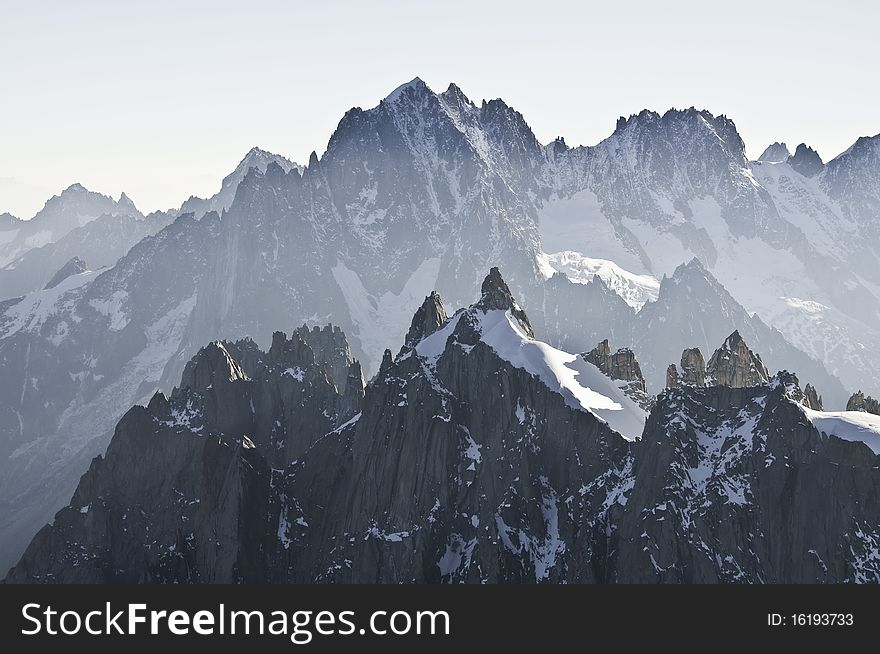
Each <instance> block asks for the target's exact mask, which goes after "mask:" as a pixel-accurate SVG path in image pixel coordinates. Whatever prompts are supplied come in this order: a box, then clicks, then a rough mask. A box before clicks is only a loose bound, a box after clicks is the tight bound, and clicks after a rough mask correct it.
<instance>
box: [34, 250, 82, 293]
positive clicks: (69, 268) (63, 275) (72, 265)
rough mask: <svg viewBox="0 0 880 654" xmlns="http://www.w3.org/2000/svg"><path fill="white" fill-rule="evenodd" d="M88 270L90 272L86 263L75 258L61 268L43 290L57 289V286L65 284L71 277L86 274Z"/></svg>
mask: <svg viewBox="0 0 880 654" xmlns="http://www.w3.org/2000/svg"><path fill="white" fill-rule="evenodd" d="M86 270H88V267H87V266H86V262H85V261H83V260H82V259H80V258H79V257H73V258H72V259H71V260H70V261H68V262H67V263H65V264H64V265H63V266H61V268H60V269H59V270H58V272H56V273H55V274H54V275H52V279H50V280H49V282H48V283H47V284H46V286H45V287H44V288H43V290H47V289H50V288H55V287H56V286H58V284H60V283H61V282H63V281H64V280H65V279H67V278H68V277H70V276H71V275H78V274H79V273H81V272H85V271H86Z"/></svg>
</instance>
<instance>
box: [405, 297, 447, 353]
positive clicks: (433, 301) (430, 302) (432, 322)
mask: <svg viewBox="0 0 880 654" xmlns="http://www.w3.org/2000/svg"><path fill="white" fill-rule="evenodd" d="M448 320H449V317H448V316H447V315H446V309H444V308H443V302H442V301H441V299H440V295H439V294H438V293H437V292H435V291H432V292H431V294H430V295H429V296H428V297H426V298H425V301H424V302H423V303H422V306H420V307H419V309H418V311H416V313H415V315H414V316H413V319H412V323H411V324H410V327H409V331H408V332H407V333H406V341H405V344H406V345H407V346H409V347H414V346H415V345H416V343H418V342H419V341H421V340H422V339H423V338H425V337H427V336H430V335H431V334H433V333H434V332H436V331H437V330H438V329H440V328H441V327H443V325H445V324H446V322H447V321H448Z"/></svg>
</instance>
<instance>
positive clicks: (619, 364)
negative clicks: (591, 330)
mask: <svg viewBox="0 0 880 654" xmlns="http://www.w3.org/2000/svg"><path fill="white" fill-rule="evenodd" d="M581 356H582V357H583V358H584V360H585V361H588V362H589V363H592V364H593V365H594V366H596V367H597V368H598V369H599V370H601V371H602V372H603V373H604V374H606V375H608V376H609V377H611V379H617V380H620V381H625V382H628V383H627V384H625V385H624V387H623V389H624V391H625V392H626V394H627V395H629V396H630V397H631V398H633V399H634V400H635V401H636V402H637V403H638V404H639V405H640V406H642V407H643V408H644V409H646V410H650V408H651V406H652V405H653V402H654V398H653V397H651V396H650V395H648V387H647V385H646V384H645V378H644V377H642V368H641V366H639V362H638V361H637V360H636V355H635V354H634V353H633V351H632V350H630V349H629V348H620V349H619V350H617V352H614V353H612V352H611V345H610V344H609V343H608V339H607V338H606V339H605V340H603V341H602V342H600V343H599V344H598V345H597V346H596V347H595V348H593V349H592V350H590V351H589V352H587V353H586V354H582V355H581Z"/></svg>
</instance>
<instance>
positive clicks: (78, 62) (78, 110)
mask: <svg viewBox="0 0 880 654" xmlns="http://www.w3.org/2000/svg"><path fill="white" fill-rule="evenodd" d="M6 14H7V16H8V17H9V20H7V21H6V24H5V27H6V29H4V30H3V39H2V45H0V49H2V52H3V54H4V55H5V56H3V57H2V62H0V71H2V76H3V80H4V87H5V88H4V90H5V91H6V97H7V102H6V103H4V104H3V105H2V106H0V121H2V124H3V125H4V128H3V129H2V130H0V152H2V156H0V213H2V212H4V211H9V212H10V213H13V214H14V215H17V216H19V217H21V218H29V217H31V216H32V215H33V214H34V213H35V212H36V211H38V210H39V209H40V208H41V207H42V206H43V203H44V202H45V201H46V200H47V199H48V198H49V197H51V196H52V195H56V194H58V193H59V192H60V191H61V190H62V189H64V188H66V187H67V186H69V185H70V184H72V183H74V182H79V183H82V184H83V185H84V186H86V187H87V188H89V189H90V190H93V191H98V192H101V193H104V194H107V195H112V196H113V197H118V196H119V193H120V192H122V191H124V192H125V193H126V194H127V195H129V196H130V197H131V198H132V200H133V201H134V202H135V204H137V206H138V208H140V209H141V210H142V211H144V212H148V211H152V210H155V209H167V208H170V207H176V206H179V205H180V204H181V202H183V201H184V200H185V199H186V198H187V197H189V196H190V195H199V196H209V195H212V194H213V193H215V192H216V191H217V190H218V189H219V185H220V180H221V179H222V178H223V177H224V176H225V175H226V174H228V173H229V172H230V171H231V170H232V169H233V168H234V167H235V165H236V164H237V163H238V162H239V160H240V159H241V158H242V157H243V156H244V154H245V153H246V152H247V151H248V150H249V149H250V148H251V147H253V146H259V147H261V148H263V149H266V150H269V151H272V152H275V153H277V154H281V155H284V156H286V157H288V158H289V159H292V160H293V161H296V162H298V163H302V164H305V163H306V162H307V160H308V156H309V153H310V152H311V151H313V150H314V151H317V152H318V153H319V154H321V153H322V152H323V151H324V149H325V147H326V144H327V141H328V139H329V138H330V135H331V134H332V132H333V130H334V129H335V127H336V124H337V122H338V121H339V119H340V118H341V117H342V115H343V114H344V113H345V111H346V110H348V109H350V108H351V107H354V106H360V107H363V108H367V107H372V106H375V105H376V104H378V102H379V101H380V100H381V99H382V98H383V97H385V96H386V95H387V94H388V93H389V92H391V91H392V90H393V89H394V88H395V87H396V86H398V85H400V84H401V83H403V82H406V81H408V80H410V79H412V78H413V77H416V76H418V77H420V78H422V79H423V80H425V82H426V83H427V84H428V85H429V86H430V87H431V88H432V89H434V90H435V91H442V90H444V89H445V88H446V86H447V85H448V84H449V83H450V82H455V83H456V84H458V85H459V86H460V87H461V88H462V90H463V91H464V93H465V94H466V95H468V97H470V98H471V99H472V100H474V101H475V102H479V101H480V100H482V99H483V98H486V99H490V98H496V97H500V98H503V99H504V100H505V101H506V102H507V103H508V104H510V105H511V106H513V107H514V108H516V109H517V110H518V111H520V112H521V113H522V114H523V115H524V117H525V119H526V121H527V122H528V123H529V125H530V126H531V127H532V129H533V130H534V131H535V134H536V136H537V137H538V139H539V140H540V141H541V142H543V143H547V142H549V141H551V140H552V139H553V138H555V137H556V136H562V137H564V138H565V140H566V142H567V143H568V144H569V145H572V146H575V145H595V144H596V143H598V142H600V141H601V140H602V139H603V138H605V137H606V136H608V135H609V134H610V133H611V132H612V131H613V129H614V125H615V122H616V120H617V118H618V117H619V116H629V115H631V114H634V113H638V112H639V111H641V110H642V109H650V110H653V111H657V112H658V113H663V112H665V111H666V110H667V109H669V108H672V107H676V108H686V107H689V106H695V107H697V108H700V109H707V110H709V111H711V112H712V113H714V114H725V115H726V116H728V117H730V118H731V119H732V120H733V121H734V122H735V123H736V125H737V128H738V130H739V132H740V134H741V136H742V137H743V140H744V141H745V143H746V151H747V153H748V155H749V156H750V157H751V158H755V157H757V156H758V155H759V154H760V153H761V151H762V150H763V149H764V148H765V147H766V146H767V145H769V144H770V143H771V142H773V141H784V142H786V143H787V144H788V146H789V148H790V149H792V150H793V149H794V147H795V146H796V145H797V144H798V143H801V142H805V143H807V144H808V145H810V146H812V147H813V148H815V149H816V150H817V151H818V152H819V154H820V155H821V156H822V158H823V159H824V160H826V161H828V160H830V159H832V158H833V157H834V156H836V155H838V154H839V153H840V152H843V151H844V150H846V149H847V148H848V147H849V146H850V145H852V143H853V142H855V140H856V139H857V138H858V137H860V136H872V135H874V134H877V133H878V132H880V120H878V119H877V117H876V106H877V99H878V98H877V96H878V91H877V89H876V85H872V84H870V83H869V81H868V80H865V79H863V78H862V77H860V76H859V74H858V72H859V66H857V65H855V64H858V63H859V62H864V61H871V60H874V61H876V60H878V55H880V45H878V43H877V40H876V39H875V38H873V35H872V31H873V29H874V28H873V26H874V25H876V24H877V23H876V20H872V19H876V18H880V8H878V6H877V5H875V4H873V3H868V2H863V1H861V0H850V1H849V2H841V3H837V4H835V5H834V7H833V8H827V7H826V6H825V5H823V4H822V3H818V2H798V3H795V2H790V1H788V0H786V1H784V2H778V3H773V5H772V6H768V5H767V3H759V2H755V1H754V0H747V1H744V2H741V3H738V5H737V7H736V9H735V10H734V9H731V10H729V12H728V15H726V16H725V20H724V21H722V22H720V23H719V22H718V21H717V19H715V18H713V16H712V15H711V14H710V13H708V12H704V11H701V9H700V3H697V2H693V1H692V0H689V1H687V2H680V3H678V4H677V6H676V7H675V8H670V7H668V6H665V7H663V6H659V5H656V4H654V3H649V2H642V1H639V2H634V3H630V5H628V6H627V7H614V6H598V7H596V6H593V7H583V6H566V3H560V2H553V1H550V2H545V3H542V5H541V6H540V7H537V8H536V7H533V6H530V5H528V4H526V3H511V2H505V3H500V2H485V3H479V4H474V3H464V2H450V3H444V4H443V5H438V6H425V5H419V6H414V5H410V4H406V3H398V2H375V3H371V6H369V7H367V6H365V5H364V4H363V3H353V2H347V1H346V2H342V1H340V2H330V3H324V4H322V6H320V7H318V6H307V5H300V6H294V5H292V4H290V3H278V2H262V3H252V4H250V5H248V6H242V5H238V4H235V3H225V2H221V3H215V4H213V5H211V6H208V7H205V6H197V4H196V3H170V2H157V3H151V4H150V5H146V6H144V7H133V6H117V4H115V3H110V2H88V3H80V4H77V5H73V4H68V3H56V2H50V3H43V4H42V5H40V6H34V5H27V6H15V7H10V8H8V9H7V10H6ZM328 24H332V25H334V30H332V31H328V30H327V29H326V28H324V29H323V30H321V29H316V26H326V25H328ZM365 63H368V64H369V65H368V66H365V65H364V64H365ZM10 126H11V127H12V128H11V127H10Z"/></svg>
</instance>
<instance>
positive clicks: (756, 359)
mask: <svg viewBox="0 0 880 654" xmlns="http://www.w3.org/2000/svg"><path fill="white" fill-rule="evenodd" d="M706 376H707V378H708V379H710V380H712V382H713V385H718V386H729V387H730V388H747V387H749V386H760V385H761V384H765V383H767V381H769V379H770V374H769V373H768V372H767V367H766V366H765V365H764V363H763V362H762V361H761V357H760V355H758V354H755V353H754V352H752V351H751V350H750V349H749V347H748V346H747V345H746V343H745V341H744V340H743V338H742V336H740V334H739V332H738V331H735V332H733V333H732V334H731V335H730V336H728V337H727V340H725V341H724V344H723V345H722V346H721V347H720V348H718V349H717V350H715V353H714V354H713V355H712V358H711V359H709V364H708V365H707V366H706Z"/></svg>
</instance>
